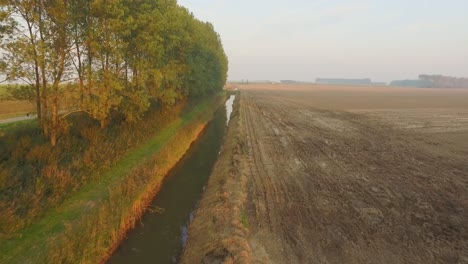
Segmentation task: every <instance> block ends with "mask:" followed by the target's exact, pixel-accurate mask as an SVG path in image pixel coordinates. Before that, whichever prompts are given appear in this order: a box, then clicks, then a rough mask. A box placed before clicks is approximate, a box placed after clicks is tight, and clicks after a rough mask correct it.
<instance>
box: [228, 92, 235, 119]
mask: <svg viewBox="0 0 468 264" xmlns="http://www.w3.org/2000/svg"><path fill="white" fill-rule="evenodd" d="M234 99H236V96H235V95H231V96H230V97H229V99H228V100H227V101H226V116H227V121H226V124H229V120H230V119H231V114H232V105H233V104H234Z"/></svg>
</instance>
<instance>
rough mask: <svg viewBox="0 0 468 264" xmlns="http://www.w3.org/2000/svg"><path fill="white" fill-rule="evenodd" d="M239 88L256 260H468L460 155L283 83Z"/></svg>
mask: <svg viewBox="0 0 468 264" xmlns="http://www.w3.org/2000/svg"><path fill="white" fill-rule="evenodd" d="M241 96H242V99H241V107H242V108H243V111H242V118H243V121H244V122H245V124H246V125H245V127H246V129H247V135H248V145H249V151H250V152H249V158H250V161H249V163H250V169H251V171H250V174H251V178H250V183H249V186H250V189H249V194H248V195H249V199H248V205H247V208H248V216H249V225H250V226H249V229H250V231H251V247H252V250H253V253H254V255H256V256H257V257H258V259H257V260H258V261H259V262H265V263H363V262H368V261H371V262H373V263H382V262H385V263H409V262H411V263H425V262H426V263H427V262H437V263H457V261H458V262H459V263H464V262H463V261H467V260H468V254H467V252H468V251H467V248H468V247H467V238H468V234H467V226H466V224H464V223H463V219H468V218H467V217H468V215H467V212H468V203H467V201H468V199H467V198H468V195H467V191H466V190H467V187H468V186H467V182H466V179H467V178H468V165H467V164H466V163H464V162H463V159H466V157H458V158H453V159H448V158H447V159H443V158H441V157H438V156H437V155H434V153H428V152H423V151H422V148H421V147H420V146H418V145H415V143H414V141H413V140H412V138H411V135H409V134H407V133H403V132H401V131H398V130H395V129H392V128H390V127H386V126H385V125H384V124H381V123H378V121H375V120H373V121H370V120H369V119H367V118H366V117H363V116H361V115H357V114H351V113H347V112H339V111H326V110H320V109H315V108H313V107H312V106H309V105H306V104H303V103H298V102H295V101H294V100H292V99H290V98H288V97H287V93H285V95H284V96H281V97H280V96H268V94H267V93H265V92H256V91H246V90H244V91H242V93H241ZM441 176H443V177H441ZM454 261H455V262H454Z"/></svg>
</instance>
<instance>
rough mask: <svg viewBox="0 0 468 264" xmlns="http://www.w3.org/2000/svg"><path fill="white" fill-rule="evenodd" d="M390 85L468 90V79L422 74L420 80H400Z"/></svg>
mask: <svg viewBox="0 0 468 264" xmlns="http://www.w3.org/2000/svg"><path fill="white" fill-rule="evenodd" d="M390 85H391V86H402V87H421V88H468V78H457V77H449V76H443V75H425V74H421V75H419V79H418V80H398V81H393V82H391V83H390Z"/></svg>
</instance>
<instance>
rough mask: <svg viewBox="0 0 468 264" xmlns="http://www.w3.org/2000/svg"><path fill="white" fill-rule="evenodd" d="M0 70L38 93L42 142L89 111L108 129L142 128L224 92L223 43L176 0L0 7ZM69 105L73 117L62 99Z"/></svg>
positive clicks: (8, 2) (58, 0)
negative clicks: (160, 115)
mask: <svg viewBox="0 0 468 264" xmlns="http://www.w3.org/2000/svg"><path fill="white" fill-rule="evenodd" d="M0 5H1V6H0V8H1V9H0V11H1V12H0V20H1V25H0V40H1V46H0V47H1V56H2V59H1V63H0V70H1V72H2V73H3V74H4V76H5V80H6V81H10V82H13V81H21V82H22V83H27V84H29V85H30V87H32V90H33V98H34V101H35V105H36V109H37V110H36V111H37V116H38V119H39V121H40V124H41V125H42V127H43V131H44V133H45V134H46V135H47V136H49V137H50V141H51V144H52V145H55V144H56V141H57V137H58V136H59V134H60V128H61V126H62V125H61V123H62V122H64V120H65V117H66V116H68V115H69V114H70V113H73V112H84V113H87V114H88V115H89V116H91V117H92V118H94V119H96V120H98V121H99V122H100V124H101V127H105V126H106V125H107V124H108V123H109V122H110V121H111V120H112V118H113V117H115V116H121V117H123V118H124V119H125V120H126V121H129V122H131V121H135V120H138V119H139V118H140V117H141V116H142V115H143V114H144V113H145V112H146V111H147V110H148V109H149V106H150V105H151V104H152V103H160V104H173V103H174V102H175V101H177V100H180V99H185V98H189V97H196V96H203V95H206V94H209V93H213V92H216V91H218V90H220V89H222V86H223V84H224V83H225V81H226V73H227V64H228V62H227V57H226V55H225V53H224V50H223V47H222V44H221V40H220V37H219V35H218V34H217V33H216V32H215V30H214V29H213V26H212V25H211V24H210V23H205V22H201V21H199V20H197V19H195V18H194V16H193V15H192V14H191V13H190V12H189V11H188V10H187V9H185V8H183V7H181V6H179V5H178V4H177V1H176V0H0ZM63 96H66V97H68V98H72V100H71V101H72V102H73V104H71V105H70V104H68V105H67V106H66V108H67V109H66V111H64V110H62V111H60V110H59V104H60V101H61V100H60V99H61V98H62V97H63Z"/></svg>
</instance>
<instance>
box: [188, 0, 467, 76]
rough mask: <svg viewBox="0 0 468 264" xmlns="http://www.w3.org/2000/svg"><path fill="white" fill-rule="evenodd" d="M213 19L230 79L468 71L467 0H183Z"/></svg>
mask: <svg viewBox="0 0 468 264" xmlns="http://www.w3.org/2000/svg"><path fill="white" fill-rule="evenodd" d="M179 4H181V5H183V6H185V7H187V8H188V9H189V10H190V11H192V12H193V13H194V15H195V16H196V17H197V18H199V19H201V20H204V21H209V22H211V23H213V25H214V26H215V29H216V31H217V32H218V33H219V34H220V35H221V39H222V41H223V44H224V48H225V50H226V53H227V55H228V57H229V79H230V80H240V79H249V80H281V79H294V80H303V81H313V80H315V78H317V77H342V78H365V77H370V78H372V79H373V80H374V81H390V80H393V79H409V78H412V79H414V78H417V75H418V74H420V73H427V74H432V73H437V74H444V75H450V76H459V77H461V76H464V77H468V1H467V0H445V1H442V0H391V1H389V0H372V1H371V0H367V1H366V0H346V1H345V0H315V1H314V0H289V1H285V0H283V1H279V0H179Z"/></svg>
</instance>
